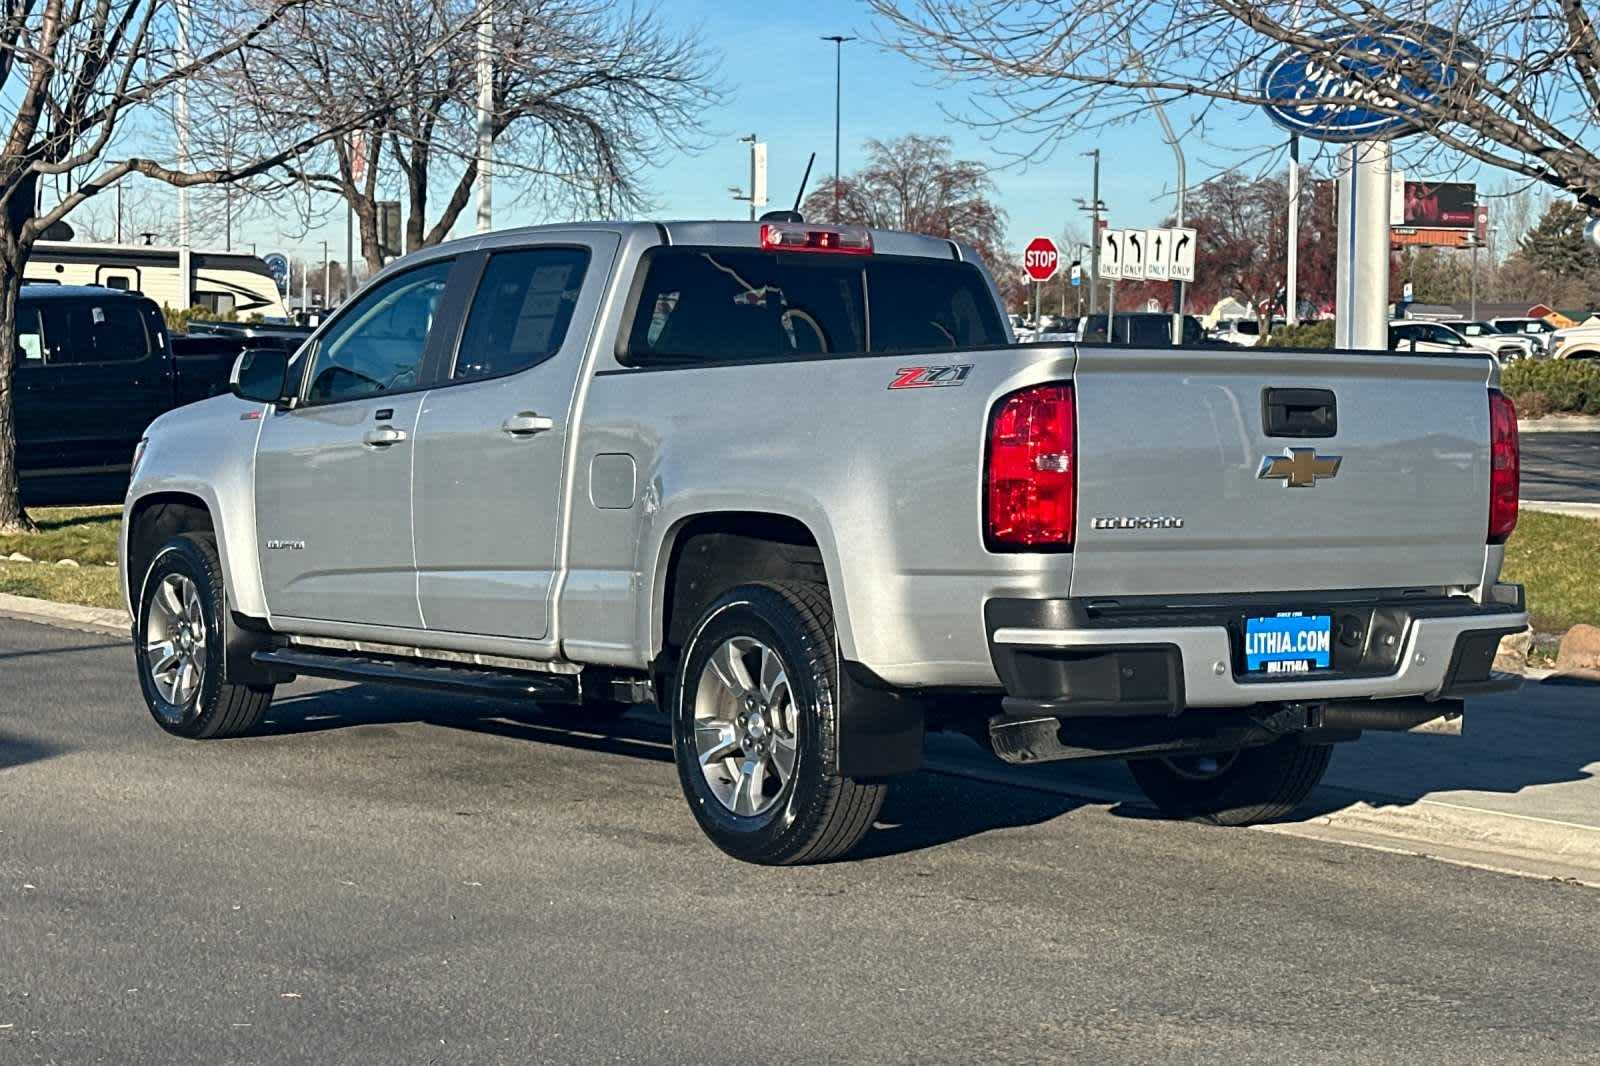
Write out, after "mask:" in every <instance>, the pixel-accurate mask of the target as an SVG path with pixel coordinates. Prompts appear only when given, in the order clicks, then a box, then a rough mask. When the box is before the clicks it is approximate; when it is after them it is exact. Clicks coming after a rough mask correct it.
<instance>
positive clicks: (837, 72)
mask: <svg viewBox="0 0 1600 1066" xmlns="http://www.w3.org/2000/svg"><path fill="white" fill-rule="evenodd" d="M822 39H823V40H824V41H832V42H833V220H834V221H835V222H837V221H839V112H840V98H841V96H842V95H843V85H844V43H845V42H846V41H853V40H855V38H854V37H841V36H840V35H838V34H832V35H830V36H825V37H823V38H822Z"/></svg>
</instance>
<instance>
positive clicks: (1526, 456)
mask: <svg viewBox="0 0 1600 1066" xmlns="http://www.w3.org/2000/svg"><path fill="white" fill-rule="evenodd" d="M1521 444H1522V498H1523V499H1525V500H1550V501H1554V502H1560V503H1600V433H1524V434H1523V435H1522V440H1521Z"/></svg>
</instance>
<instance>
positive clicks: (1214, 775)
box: [1128, 738, 1333, 825]
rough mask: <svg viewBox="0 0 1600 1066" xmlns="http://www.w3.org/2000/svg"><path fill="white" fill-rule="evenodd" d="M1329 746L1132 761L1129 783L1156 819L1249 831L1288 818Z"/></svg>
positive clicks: (1317, 775) (1318, 773) (1281, 745)
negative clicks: (1153, 808)
mask: <svg viewBox="0 0 1600 1066" xmlns="http://www.w3.org/2000/svg"><path fill="white" fill-rule="evenodd" d="M1332 755H1333V745H1331V744H1310V745H1302V744H1300V743H1298V742H1297V741H1296V740H1294V739H1292V738H1290V739H1286V740H1280V741H1278V742H1276V743H1274V744H1268V745H1266V746H1265V747H1260V748H1246V749H1245V750H1243V751H1232V752H1224V753H1222V754H1219V755H1185V756H1173V757H1169V758H1161V759H1135V760H1132V761H1130V762H1129V763H1128V769H1129V770H1130V771H1131V772H1132V773H1133V779H1134V781H1135V782H1137V783H1138V785H1139V788H1140V789H1142V790H1143V791H1144V794H1145V795H1146V796H1148V797H1150V801H1151V802H1152V803H1154V804H1155V805H1156V806H1157V807H1158V808H1160V810H1161V813H1163V814H1165V815H1167V816H1169V817H1173V818H1187V819H1190V820H1193V821H1201V822H1210V823H1212V824H1214V825H1254V824H1255V823H1257V822H1269V821H1272V820H1273V819H1276V818H1283V817H1285V816H1287V815H1288V814H1290V813H1291V812H1292V811H1293V810H1294V809H1295V808H1296V807H1298V806H1299V805H1300V803H1301V802H1302V801H1303V800H1304V799H1305V798H1306V796H1308V795H1310V793H1311V790H1312V789H1313V788H1315V787H1316V784H1317V782H1318V781H1320V780H1322V775H1323V774H1324V773H1325V772H1327V769H1328V760H1329V759H1330V758H1331V757H1332Z"/></svg>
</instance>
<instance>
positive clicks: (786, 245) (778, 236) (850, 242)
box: [761, 222, 872, 255]
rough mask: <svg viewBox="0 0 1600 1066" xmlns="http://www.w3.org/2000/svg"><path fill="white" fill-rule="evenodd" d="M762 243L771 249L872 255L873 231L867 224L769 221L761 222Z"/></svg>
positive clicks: (776, 250) (771, 250)
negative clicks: (840, 224) (845, 224)
mask: <svg viewBox="0 0 1600 1066" xmlns="http://www.w3.org/2000/svg"><path fill="white" fill-rule="evenodd" d="M761 247H763V248H765V249H767V250H768V251H769V252H779V251H781V252H843V253H845V254H846V255H871V254H872V233H871V231H869V230H868V229H867V228H866V227H865V226H807V225H803V224H799V223H787V222H766V223H763V224H762V226H761Z"/></svg>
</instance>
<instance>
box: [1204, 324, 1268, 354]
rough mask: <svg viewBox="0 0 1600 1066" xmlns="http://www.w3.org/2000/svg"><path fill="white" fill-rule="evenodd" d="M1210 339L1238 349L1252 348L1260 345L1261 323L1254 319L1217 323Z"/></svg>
mask: <svg viewBox="0 0 1600 1066" xmlns="http://www.w3.org/2000/svg"><path fill="white" fill-rule="evenodd" d="M1211 338H1212V339H1213V340H1215V341H1218V342H1219V343H1222V344H1232V345H1234V346H1235V347H1239V348H1254V347H1255V346H1256V345H1257V344H1259V343H1261V323H1260V322H1259V321H1258V320H1256V319H1254V318H1234V319H1228V320H1225V321H1222V322H1219V323H1217V328H1216V329H1214V330H1212V331H1211Z"/></svg>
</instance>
